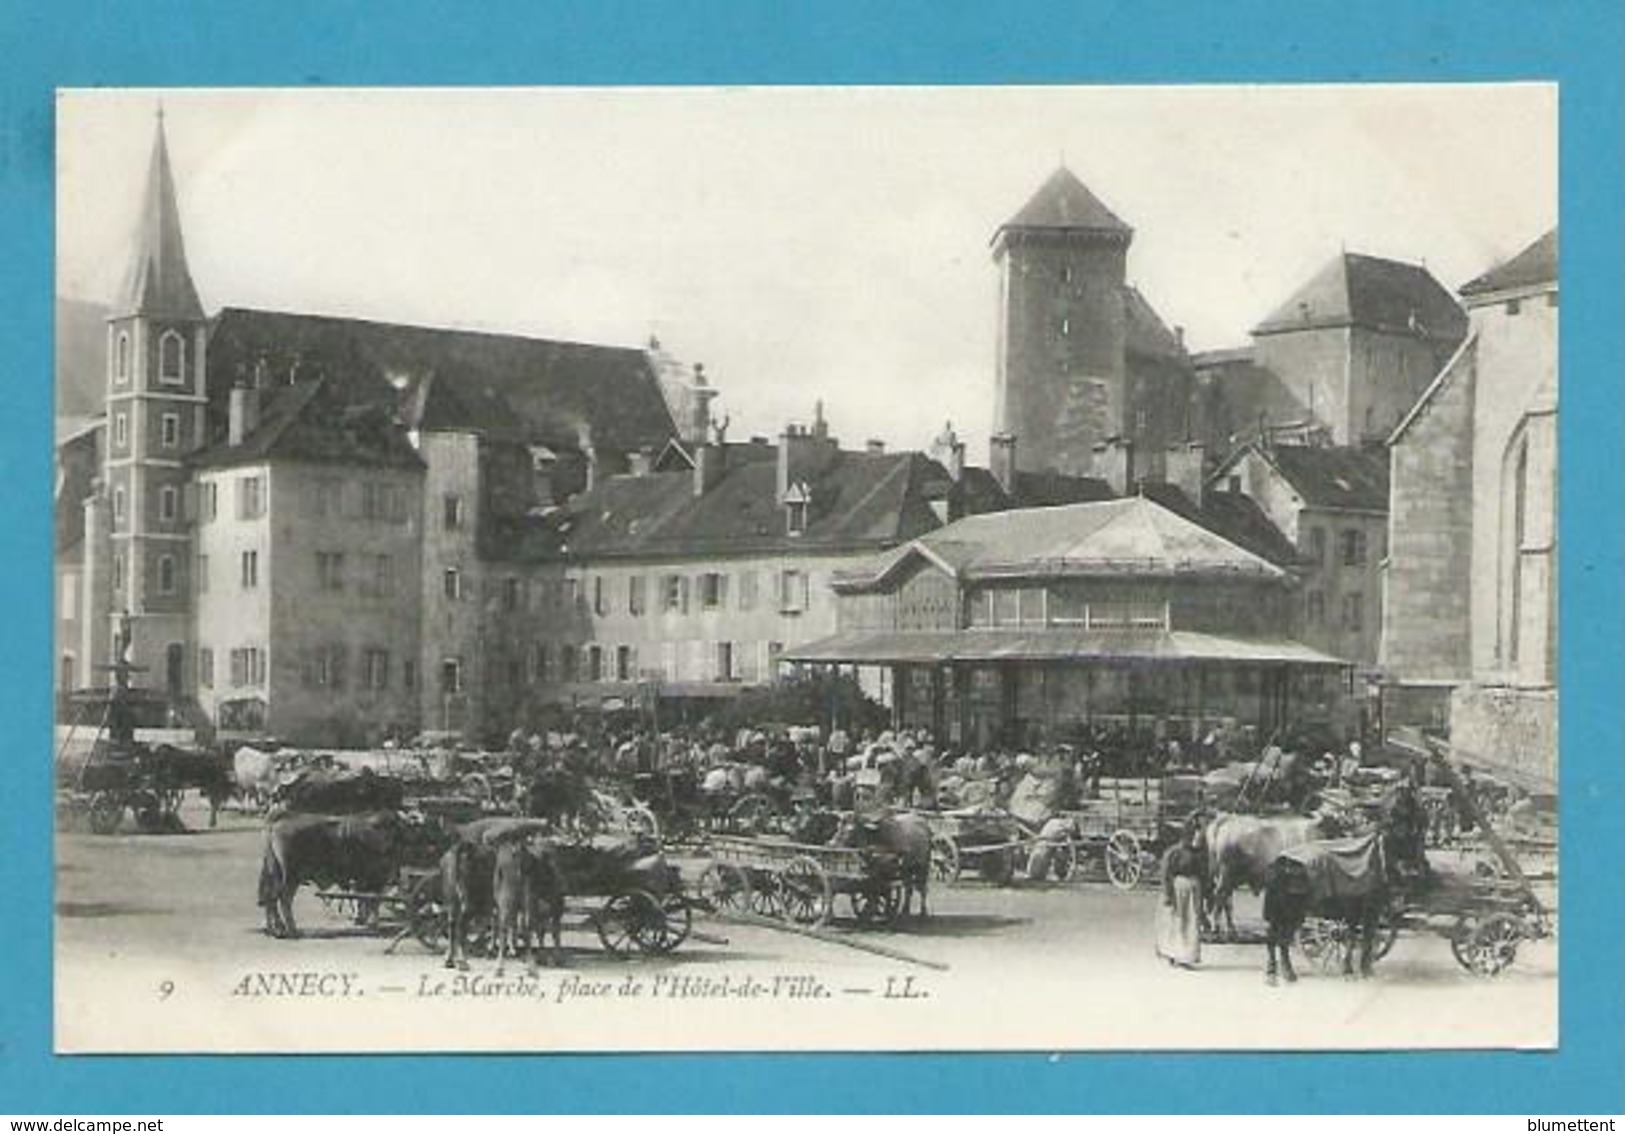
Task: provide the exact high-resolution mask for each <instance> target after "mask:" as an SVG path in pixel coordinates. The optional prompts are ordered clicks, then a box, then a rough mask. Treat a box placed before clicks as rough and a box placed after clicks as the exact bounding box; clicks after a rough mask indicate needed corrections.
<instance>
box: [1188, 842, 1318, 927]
mask: <svg viewBox="0 0 1625 1134" xmlns="http://www.w3.org/2000/svg"><path fill="white" fill-rule="evenodd" d="M1340 833H1341V831H1340V830H1339V829H1338V828H1337V826H1336V824H1335V823H1334V822H1333V820H1331V819H1330V818H1329V817H1327V816H1303V815H1229V814H1224V815H1219V816H1217V817H1215V818H1214V819H1213V821H1212V822H1210V823H1209V824H1208V825H1207V864H1208V865H1207V868H1208V877H1209V881H1210V884H1211V887H1212V889H1211V891H1210V893H1209V894H1208V902H1207V908H1208V917H1209V919H1210V920H1211V921H1212V923H1213V926H1214V928H1215V929H1217V928H1218V918H1219V914H1220V913H1221V912H1222V913H1223V915H1224V922H1225V931H1226V932H1227V934H1228V935H1229V936H1230V937H1231V938H1234V937H1235V935H1236V918H1235V913H1234V910H1233V909H1232V905H1231V898H1232V896H1233V895H1234V894H1235V892H1236V889H1237V888H1238V887H1240V886H1243V885H1245V886H1247V887H1248V888H1249V889H1250V890H1252V892H1253V893H1255V894H1257V893H1259V892H1261V891H1262V890H1263V888H1264V879H1265V875H1266V874H1267V873H1268V871H1269V868H1270V864H1271V863H1273V862H1274V861H1275V860H1276V859H1277V858H1279V857H1280V855H1281V852H1282V851H1284V850H1287V849H1288V848H1290V847H1295V846H1300V845H1302V844H1303V843H1307V842H1309V841H1311V840H1313V839H1324V838H1330V837H1332V836H1334V835H1338V834H1340Z"/></svg>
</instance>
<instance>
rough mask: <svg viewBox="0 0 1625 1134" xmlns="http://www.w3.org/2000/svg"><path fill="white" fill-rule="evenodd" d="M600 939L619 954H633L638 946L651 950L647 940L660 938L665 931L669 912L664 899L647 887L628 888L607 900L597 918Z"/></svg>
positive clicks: (644, 950)
mask: <svg viewBox="0 0 1625 1134" xmlns="http://www.w3.org/2000/svg"><path fill="white" fill-rule="evenodd" d="M594 921H595V922H596V923H597V927H598V940H599V941H601V942H603V944H604V948H605V949H606V950H608V951H609V952H610V954H611V955H613V956H616V957H626V956H630V955H631V953H632V952H633V951H634V950H637V951H640V952H648V951H649V950H648V948H647V945H646V942H650V941H655V940H658V939H659V937H660V935H661V934H663V933H664V932H665V931H664V929H662V928H661V923H663V922H664V921H665V914H664V913H662V912H661V909H660V903H659V902H658V901H656V899H655V896H654V895H653V894H651V893H649V892H648V891H647V890H628V891H626V892H625V893H621V894H616V895H615V896H614V897H612V898H610V900H609V901H607V902H605V903H604V908H603V909H601V910H599V911H598V916H597V917H596V918H595V919H594Z"/></svg>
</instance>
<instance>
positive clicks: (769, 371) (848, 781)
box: [53, 84, 1559, 1053]
mask: <svg viewBox="0 0 1625 1134" xmlns="http://www.w3.org/2000/svg"><path fill="white" fill-rule="evenodd" d="M57 111H58V116H57V122H58V135H57V151H58V195H57V218H58V233H57V257H58V258H57V297H56V319H57V325H56V344H57V367H56V383H57V385H56V414H57V416H56V445H55V456H56V477H55V498H54V509H55V511H54V515H55V596H56V608H55V627H56V639H55V657H54V658H53V664H54V666H55V667H56V669H55V672H56V675H57V691H58V696H57V699H56V706H55V712H56V721H55V750H54V752H53V761H54V769H55V776H56V785H57V793H56V808H57V810H56V815H57V824H56V831H57V834H56V848H55V871H56V874H55V897H56V901H55V909H56V926H55V949H56V954H55V1006H56V1042H57V1048H58V1050H59V1051H61V1052H65V1053H96V1052H365V1051H535V1052H543V1051H690V1050H693V1051H717V1050H967V1049H994V1050H996V1049H1039V1050H1065V1049H1080V1050H1082V1049H1087V1050H1146V1049H1186V1050H1188V1049H1259V1048H1268V1049H1277V1050H1293V1049H1305V1050H1308V1049H1340V1048H1378V1047H1380V1048H1550V1047H1553V1046H1555V1045H1556V1043H1557V1037H1558V1017H1557V1005H1558V972H1557V968H1558V964H1557V957H1558V951H1557V945H1556V934H1557V877H1558V863H1557V852H1556V848H1557V830H1556V799H1557V782H1558V767H1557V764H1558V760H1557V750H1558V749H1557V724H1556V722H1557V687H1556V663H1555V658H1556V644H1557V597H1556V595H1557V583H1556V580H1557V544H1556V523H1555V516H1556V504H1557V436H1558V431H1557V407H1558V358H1557V355H1558V311H1559V306H1558V294H1559V286H1558V278H1559V277H1558V234H1557V200H1558V169H1557V138H1558V122H1557V91H1556V88H1555V86H1552V85H1549V84H1546V85H1543V84H1515V85H1451V84H1431V85H1426V86H1383V85H1361V86H1303V87H1294V86H1233V87H1160V88H1159V87H1145V88H1129V87H1116V88H1104V87H1102V88H1088V87H1042V88H1036V87H1035V88H1018V87H1011V88H833V87H832V88H756V89H726V90H724V89H703V88H688V89H637V88H623V89H537V90H478V89H464V90H434V91H430V90H386V89H370V90H332V89H329V90H298V91H293V90H288V91H278V90H252V91H250V90H237V91H226V90H173V91H146V90H143V91H135V90H98V91H89V90H70V91H63V92H61V93H60V95H59V98H58V107H57Z"/></svg>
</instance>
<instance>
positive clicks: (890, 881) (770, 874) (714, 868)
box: [699, 835, 903, 928]
mask: <svg viewBox="0 0 1625 1134" xmlns="http://www.w3.org/2000/svg"><path fill="white" fill-rule="evenodd" d="M710 846H711V858H712V862H711V865H710V866H708V867H707V868H706V869H705V871H704V873H702V874H701V875H700V879H699V893H700V896H701V897H702V898H703V899H704V900H705V901H707V902H709V904H710V905H711V907H712V908H713V909H716V910H718V911H719V912H723V913H728V912H738V911H744V912H748V913H752V914H755V915H757V916H758V917H765V918H772V919H775V920H780V921H786V922H791V923H793V924H796V925H800V926H805V927H812V928H816V927H818V926H822V925H824V924H825V923H826V922H828V921H829V920H830V919H831V918H832V917H833V916H834V915H835V899H836V897H837V896H841V897H843V898H844V899H845V901H846V904H847V906H848V908H849V909H850V910H851V913H852V916H853V917H855V918H856V919H857V920H858V922H859V923H860V924H863V925H890V924H891V923H892V922H894V921H896V919H897V916H898V914H899V913H900V912H901V911H902V903H903V882H902V875H901V869H900V862H899V860H898V858H897V856H896V855H893V854H890V853H888V852H886V851H878V850H874V849H858V848H855V847H830V846H814V845H810V844H805V843H793V842H789V841H787V840H779V839H751V838H742V837H738V836H730V835H716V836H713V837H712V839H711V844H710Z"/></svg>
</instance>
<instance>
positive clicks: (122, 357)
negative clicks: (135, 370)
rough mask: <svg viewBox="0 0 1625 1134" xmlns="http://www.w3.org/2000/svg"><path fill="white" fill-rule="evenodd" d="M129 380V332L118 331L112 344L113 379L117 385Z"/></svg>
mask: <svg viewBox="0 0 1625 1134" xmlns="http://www.w3.org/2000/svg"><path fill="white" fill-rule="evenodd" d="M129 380H130V332H128V331H120V332H119V333H118V341H117V343H115V344H114V346H113V381H115V382H117V383H118V384H119V385H121V386H122V385H123V384H124V383H126V382H128V381H129Z"/></svg>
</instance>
